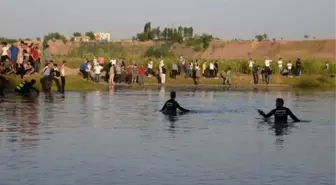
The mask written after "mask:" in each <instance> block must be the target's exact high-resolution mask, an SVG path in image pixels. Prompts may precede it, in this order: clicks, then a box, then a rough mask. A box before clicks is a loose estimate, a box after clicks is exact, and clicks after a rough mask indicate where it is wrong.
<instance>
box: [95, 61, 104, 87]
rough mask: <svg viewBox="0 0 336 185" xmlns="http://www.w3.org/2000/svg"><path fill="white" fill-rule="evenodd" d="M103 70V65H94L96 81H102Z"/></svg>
mask: <svg viewBox="0 0 336 185" xmlns="http://www.w3.org/2000/svg"><path fill="white" fill-rule="evenodd" d="M102 70H103V67H102V66H101V65H99V64H97V65H95V67H94V73H95V82H96V83H99V81H100V73H101V71H102Z"/></svg>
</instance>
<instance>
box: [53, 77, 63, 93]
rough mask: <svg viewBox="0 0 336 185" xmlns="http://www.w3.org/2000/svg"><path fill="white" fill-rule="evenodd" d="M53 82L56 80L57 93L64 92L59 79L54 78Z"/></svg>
mask: <svg viewBox="0 0 336 185" xmlns="http://www.w3.org/2000/svg"><path fill="white" fill-rule="evenodd" d="M53 80H54V82H55V83H56V87H57V91H58V92H62V89H61V84H60V81H59V79H58V78H54V79H53Z"/></svg>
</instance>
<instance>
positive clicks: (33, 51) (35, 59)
mask: <svg viewBox="0 0 336 185" xmlns="http://www.w3.org/2000/svg"><path fill="white" fill-rule="evenodd" d="M30 52H31V56H32V58H33V63H32V64H33V66H34V69H35V71H36V72H38V71H39V70H40V53H39V48H38V46H35V47H33V48H32V49H31V51H30Z"/></svg>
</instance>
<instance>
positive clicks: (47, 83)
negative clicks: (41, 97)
mask: <svg viewBox="0 0 336 185" xmlns="http://www.w3.org/2000/svg"><path fill="white" fill-rule="evenodd" d="M46 65H47V66H46V67H45V68H44V71H43V77H42V78H41V84H42V90H43V92H44V93H45V94H46V95H50V94H51V87H52V83H53V79H54V64H53V62H52V61H51V60H50V61H49V63H48V64H46Z"/></svg>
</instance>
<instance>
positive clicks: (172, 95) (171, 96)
mask: <svg viewBox="0 0 336 185" xmlns="http://www.w3.org/2000/svg"><path fill="white" fill-rule="evenodd" d="M170 98H171V99H175V98H176V92H175V91H172V92H170Z"/></svg>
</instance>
